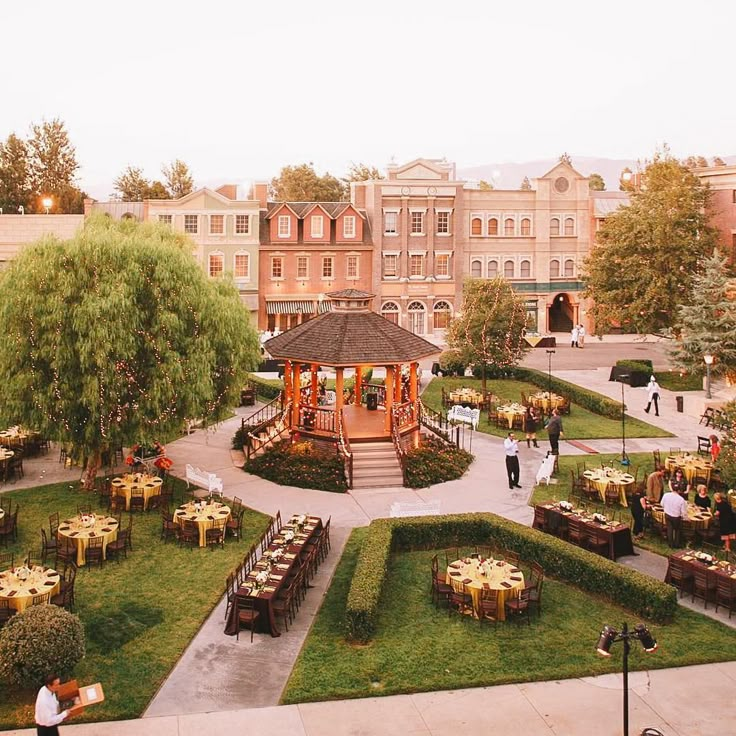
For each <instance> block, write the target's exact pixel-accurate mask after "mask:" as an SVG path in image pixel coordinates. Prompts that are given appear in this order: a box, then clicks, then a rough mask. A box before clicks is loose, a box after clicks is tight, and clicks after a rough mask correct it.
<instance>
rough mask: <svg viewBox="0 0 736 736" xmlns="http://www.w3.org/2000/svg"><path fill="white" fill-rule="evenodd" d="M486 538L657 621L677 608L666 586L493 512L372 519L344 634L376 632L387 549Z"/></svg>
mask: <svg viewBox="0 0 736 736" xmlns="http://www.w3.org/2000/svg"><path fill="white" fill-rule="evenodd" d="M489 542H492V543H493V544H494V545H496V546H499V547H508V548H509V549H513V550H515V551H516V552H518V553H519V555H520V556H521V558H522V559H524V560H534V561H536V562H539V564H541V565H542V567H544V568H545V570H546V572H547V573H548V574H549V575H552V576H554V577H555V578H557V579H559V580H563V581H566V582H569V583H572V584H573V585H576V586H577V587H579V588H581V589H582V590H586V591H588V592H590V593H595V594H596V595H601V596H603V597H605V598H608V599H610V600H612V601H615V602H616V603H617V604H619V605H621V606H624V607H626V608H628V609H630V610H631V611H633V612H634V613H636V614H638V615H641V616H643V617H645V618H649V619H651V620H653V621H656V622H658V623H663V622H665V621H668V620H669V619H670V618H671V617H672V615H673V614H674V612H675V610H676V608H677V595H676V593H675V590H674V588H672V587H670V586H669V585H666V584H665V583H661V582H659V581H658V580H655V579H654V578H650V577H649V576H647V575H643V574H641V573H639V572H637V571H635V570H630V569H628V568H625V567H621V566H620V565H617V564H616V563H615V562H612V561H611V560H607V559H605V558H603V557H599V556H598V555H594V554H592V553H591V552H587V551H586V550H583V549H580V548H579V547H575V546H573V545H571V544H569V543H568V542H565V541H563V540H561V539H557V538H555V537H552V536H549V535H548V534H545V533H543V532H540V531H537V530H536V529H530V528H529V527H526V526H522V525H521V524H517V523H515V522H513V521H509V520H508V519H503V518H502V517H500V516H496V515H495V514H488V513H478V514H453V515H447V516H421V517H413V518H412V517H410V518H399V519H377V520H376V521H374V522H373V523H372V524H371V525H370V526H369V527H368V534H367V536H366V538H365V541H364V542H363V547H362V548H361V551H360V556H359V557H358V564H357V566H356V569H355V574H354V576H353V581H352V583H351V586H350V591H349V592H348V600H347V606H346V610H345V618H346V621H345V628H346V634H347V636H348V638H350V639H353V640H355V641H360V642H366V641H369V640H370V639H371V638H373V636H374V634H375V631H376V624H377V619H378V605H379V601H380V598H381V591H382V589H383V583H384V580H385V578H386V572H387V570H388V564H389V557H390V553H391V550H392V549H394V550H406V549H416V548H421V549H438V548H442V547H447V546H450V545H468V544H488V543H489Z"/></svg>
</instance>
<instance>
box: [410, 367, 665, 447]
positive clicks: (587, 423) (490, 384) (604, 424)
mask: <svg viewBox="0 0 736 736" xmlns="http://www.w3.org/2000/svg"><path fill="white" fill-rule="evenodd" d="M462 386H467V387H472V388H475V389H477V390H478V391H480V387H481V380H480V379H479V378H462V377H460V378H458V377H453V378H450V377H448V378H434V379H433V380H432V381H431V382H430V383H429V385H428V386H427V387H426V388H425V389H424V391H423V392H422V401H423V402H424V403H425V404H426V405H427V406H429V407H431V408H432V409H435V410H436V411H442V389H443V388H444V389H445V390H446V391H449V390H450V389H453V388H458V387H462ZM487 388H488V390H489V391H492V392H493V393H494V394H495V395H496V396H499V397H500V398H501V399H504V400H506V401H516V402H519V401H520V400H521V392H522V391H523V392H524V393H525V394H527V395H529V394H534V393H537V391H539V390H540V389H539V387H538V386H535V385H534V384H532V383H527V382H526V381H516V380H507V379H500V380H490V379H489V380H488V381H487ZM562 425H563V427H564V428H565V439H568V440H585V439H587V440H592V439H611V438H612V437H620V436H621V421H620V419H609V418H608V417H603V416H601V415H600V414H594V413H593V412H592V411H589V410H588V409H585V408H583V407H582V406H579V405H578V404H573V405H572V411H571V412H570V414H569V416H564V417H562ZM478 429H479V431H481V432H485V433H486V434H492V435H495V436H496V437H505V436H506V434H507V433H508V429H504V428H503V427H501V428H499V427H496V426H495V425H492V424H490V423H489V422H488V413H487V412H485V413H481V417H480V423H479V424H478ZM537 434H538V436H539V437H541V438H543V439H546V436H547V433H546V432H545V431H544V428H540V430H539V431H538V433H537ZM626 436H627V437H672V436H673V435H672V434H670V433H669V432H667V431H666V430H664V429H660V428H659V427H654V426H652V425H651V424H647V423H646V422H642V421H640V420H639V419H634V418H632V417H629V415H628V414H627V415H626Z"/></svg>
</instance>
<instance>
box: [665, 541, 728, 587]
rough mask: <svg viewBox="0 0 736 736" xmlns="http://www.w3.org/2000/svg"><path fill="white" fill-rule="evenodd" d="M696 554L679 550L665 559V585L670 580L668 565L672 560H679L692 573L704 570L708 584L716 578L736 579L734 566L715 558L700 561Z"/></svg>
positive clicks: (689, 550)
mask: <svg viewBox="0 0 736 736" xmlns="http://www.w3.org/2000/svg"><path fill="white" fill-rule="evenodd" d="M697 554H698V552H696V551H695V550H692V549H680V550H678V551H677V552H673V553H672V554H671V555H669V557H668V558H667V574H666V575H665V577H664V581H665V583H669V582H670V579H671V574H670V565H671V564H672V559H673V558H675V559H678V560H680V561H681V562H682V563H683V564H684V565H685V567H687V568H689V569H690V570H691V571H692V572H694V571H695V570H698V569H700V570H705V573H706V576H707V578H709V580H708V583H709V584H710V581H711V580H713V582H715V581H716V580H718V578H721V579H727V580H729V581H732V580H734V579H736V565H733V564H731V563H729V562H726V561H725V560H721V561H719V560H717V559H715V558H712V559H711V560H710V561H708V560H700V559H698V558H697V557H696V555H697ZM711 557H712V556H711ZM709 587H710V585H709Z"/></svg>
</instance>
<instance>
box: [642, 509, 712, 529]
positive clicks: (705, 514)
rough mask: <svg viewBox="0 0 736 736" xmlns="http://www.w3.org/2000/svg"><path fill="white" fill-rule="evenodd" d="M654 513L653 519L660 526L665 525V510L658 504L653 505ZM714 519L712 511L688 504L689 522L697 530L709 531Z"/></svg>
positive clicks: (652, 510)
mask: <svg viewBox="0 0 736 736" xmlns="http://www.w3.org/2000/svg"><path fill="white" fill-rule="evenodd" d="M649 508H650V509H651V512H652V517H653V518H654V520H655V521H657V522H658V523H660V524H664V523H665V518H664V509H663V508H662V506H661V505H660V504H658V503H653V504H651V505H650V507H649ZM712 519H713V515H712V514H711V512H710V511H706V510H705V509H701V508H700V506H696V505H695V504H694V503H688V505H687V521H689V522H690V523H691V524H692V525H693V528H695V529H703V530H705V529H707V528H708V527H709V526H710V522H711V520H712Z"/></svg>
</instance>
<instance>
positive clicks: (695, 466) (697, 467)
mask: <svg viewBox="0 0 736 736" xmlns="http://www.w3.org/2000/svg"><path fill="white" fill-rule="evenodd" d="M664 464H665V467H666V468H667V470H669V471H671V472H674V470H675V468H682V472H683V473H684V474H685V478H686V479H687V482H688V483H692V480H693V478H694V477H695V476H696V475H701V476H705V478H706V485H707V484H708V483H710V474H711V472H712V470H713V463H712V462H711V461H710V460H706V459H705V458H702V457H698V456H697V455H688V454H683V455H670V456H669V457H668V458H667V459H666V460H665V461H664Z"/></svg>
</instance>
